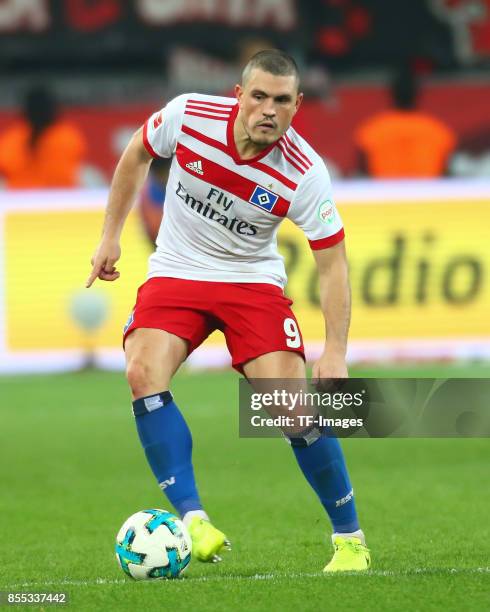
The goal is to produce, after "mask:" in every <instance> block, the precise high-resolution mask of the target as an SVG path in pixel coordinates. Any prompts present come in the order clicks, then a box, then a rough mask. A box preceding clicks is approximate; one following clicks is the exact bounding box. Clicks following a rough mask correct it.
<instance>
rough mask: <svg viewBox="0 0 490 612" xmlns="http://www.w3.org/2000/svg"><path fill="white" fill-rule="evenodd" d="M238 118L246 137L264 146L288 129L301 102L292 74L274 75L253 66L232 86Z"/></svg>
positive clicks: (301, 96) (300, 95) (300, 94)
mask: <svg viewBox="0 0 490 612" xmlns="http://www.w3.org/2000/svg"><path fill="white" fill-rule="evenodd" d="M235 91H236V96H237V98H238V103H239V107H240V115H239V120H240V121H241V123H242V126H243V129H244V130H245V132H246V134H247V136H248V138H249V139H250V140H251V141H252V142H253V143H254V144H255V145H257V146H262V147H266V146H268V145H270V144H272V143H273V142H275V141H276V140H278V139H279V138H280V137H281V136H282V135H283V134H284V132H285V131H286V130H287V129H288V127H289V126H290V124H291V121H292V119H293V117H294V115H295V113H296V111H297V110H298V108H299V105H300V104H301V100H302V99H303V94H302V93H298V83H297V81H296V78H295V77H294V76H293V75H291V76H277V75H274V74H271V73H270V72H264V71H263V70H260V69H259V68H255V69H254V70H252V72H251V73H250V76H249V78H248V80H247V81H246V83H244V84H243V85H237V86H236V89H235Z"/></svg>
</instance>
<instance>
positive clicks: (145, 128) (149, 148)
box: [143, 121, 160, 159]
mask: <svg viewBox="0 0 490 612" xmlns="http://www.w3.org/2000/svg"><path fill="white" fill-rule="evenodd" d="M143 144H144V145H145V149H146V150H147V151H148V153H149V154H150V155H151V156H152V157H154V158H155V159H160V155H158V153H157V152H156V151H155V150H154V148H153V147H152V146H151V144H150V141H149V140H148V121H145V123H144V125H143Z"/></svg>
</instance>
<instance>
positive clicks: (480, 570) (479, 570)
mask: <svg viewBox="0 0 490 612" xmlns="http://www.w3.org/2000/svg"><path fill="white" fill-rule="evenodd" d="M430 574H433V575H441V574H442V575H445V574H447V575H450V576H453V575H455V574H490V567H468V568H464V567H460V568H446V567H445V568H437V567H434V568H430V567H415V568H413V569H409V570H402V571H392V570H369V571H368V572H366V573H358V572H345V573H343V574H342V576H357V577H358V578H362V577H366V578H368V577H369V576H375V577H383V576H387V577H390V576H398V577H403V576H417V575H430ZM319 577H322V578H339V577H341V576H339V575H338V574H324V573H323V572H311V573H307V572H298V573H290V574H287V573H283V574H253V575H251V576H243V575H239V574H238V575H235V576H234V575H232V574H224V575H218V576H196V577H195V578H193V577H191V576H185V577H184V578H182V579H181V581H182V582H218V581H223V580H230V581H237V582H241V581H251V580H276V579H284V578H319ZM131 582H132V581H131V580H129V579H127V580H125V579H120V580H108V579H106V578H96V579H95V580H52V581H45V582H19V583H16V584H8V585H0V591H8V590H11V589H20V588H26V589H27V588H35V587H36V588H37V587H47V586H95V585H105V584H130V583H131ZM142 582H143V583H144V584H150V583H154V582H157V581H156V580H148V581H142ZM176 582H179V580H177V581H176Z"/></svg>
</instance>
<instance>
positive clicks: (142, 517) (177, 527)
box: [116, 509, 192, 580]
mask: <svg viewBox="0 0 490 612" xmlns="http://www.w3.org/2000/svg"><path fill="white" fill-rule="evenodd" d="M191 551H192V541H191V537H190V535H189V532H188V531H187V528H186V527H185V525H184V523H183V522H182V521H181V520H180V519H178V518H177V517H176V516H175V515H174V514H171V513H170V512H167V511H166V510H159V509H156V510H141V511H140V512H136V513H135V514H133V515H132V516H130V517H129V518H128V520H127V521H125V522H124V524H123V526H122V527H121V529H120V530H119V533H118V534H117V536H116V559H117V562H118V563H119V565H120V567H121V569H122V570H123V571H124V572H125V573H126V574H127V575H128V576H131V578H134V579H135V580H151V579H154V578H178V577H179V576H180V575H181V574H182V572H183V571H184V570H185V568H186V567H187V566H188V565H189V561H190V560H191Z"/></svg>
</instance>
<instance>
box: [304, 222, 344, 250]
mask: <svg viewBox="0 0 490 612" xmlns="http://www.w3.org/2000/svg"><path fill="white" fill-rule="evenodd" d="M344 238H345V233H344V228H343V227H341V228H340V229H339V231H338V232H337V233H336V234H333V235H332V236H327V238H320V239H319V240H308V242H309V243H310V247H311V249H312V250H313V251H320V250H321V249H328V248H330V247H333V246H335V245H336V244H338V243H339V242H342V240H343V239H344Z"/></svg>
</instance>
